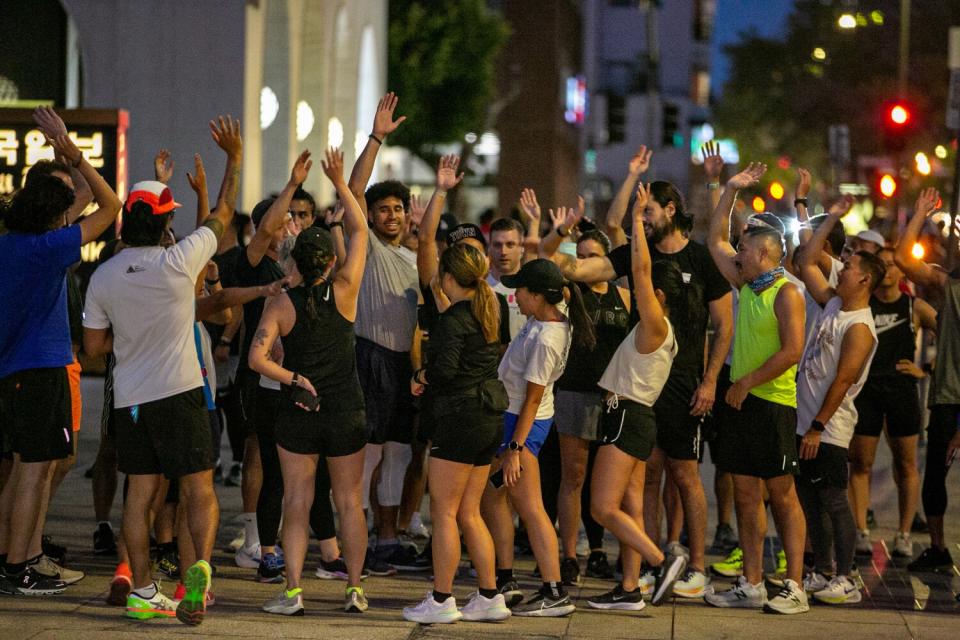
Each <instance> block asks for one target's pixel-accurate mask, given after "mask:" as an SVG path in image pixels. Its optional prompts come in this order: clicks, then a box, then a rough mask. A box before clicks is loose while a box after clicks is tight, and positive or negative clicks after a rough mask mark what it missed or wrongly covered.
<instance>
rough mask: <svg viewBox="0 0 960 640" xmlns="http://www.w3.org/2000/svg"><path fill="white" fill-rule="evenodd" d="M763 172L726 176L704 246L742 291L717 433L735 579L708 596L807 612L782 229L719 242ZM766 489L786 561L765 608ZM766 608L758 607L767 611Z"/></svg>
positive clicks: (796, 352)
mask: <svg viewBox="0 0 960 640" xmlns="http://www.w3.org/2000/svg"><path fill="white" fill-rule="evenodd" d="M765 171H766V166H764V165H761V164H753V163H751V164H750V165H748V166H747V168H746V169H745V170H744V171H742V172H740V173H738V174H737V175H735V176H733V177H731V178H730V179H729V180H728V181H727V186H726V188H725V189H724V191H723V195H722V196H721V197H720V202H719V203H718V204H717V208H716V209H715V210H714V212H713V218H712V219H711V221H710V235H709V236H708V243H707V247H708V248H709V250H710V255H711V256H712V258H713V260H714V262H715V263H716V265H717V268H718V269H719V270H720V272H721V273H723V275H724V277H725V278H726V279H727V280H728V281H729V282H730V284H731V285H733V286H734V287H735V288H737V289H738V290H739V291H740V295H739V306H738V309H737V321H736V328H735V331H734V342H733V361H732V363H731V367H730V381H731V383H732V384H731V386H730V388H729V390H728V391H727V394H726V397H725V398H724V400H725V401H726V404H727V405H729V407H730V408H731V409H733V410H732V411H728V416H727V417H728V418H729V419H725V420H723V421H721V423H720V424H719V425H718V429H719V433H718V434H717V451H716V453H717V462H718V465H719V466H720V467H721V468H723V469H724V470H725V471H727V472H729V473H732V474H733V485H734V500H735V506H736V512H737V528H738V531H739V535H740V546H741V547H742V548H743V575H742V576H740V577H739V578H738V579H737V582H736V584H735V585H734V587H733V588H732V589H730V590H728V591H723V592H720V593H713V594H707V595H706V596H705V600H706V602H707V603H708V604H711V605H713V606H716V607H748V608H758V609H759V608H762V607H767V608H769V609H770V610H773V611H778V612H781V613H800V612H802V611H808V610H809V605H808V604H807V597H806V594H805V593H804V592H803V588H802V587H801V581H802V577H803V576H802V573H803V544H804V537H805V536H806V527H805V524H804V520H803V512H802V510H801V508H800V502H799V500H798V498H797V492H796V488H795V486H794V481H793V474H795V473H796V472H797V464H798V460H797V448H796V441H795V435H794V433H795V431H796V427H797V417H796V406H797V390H796V389H797V387H796V381H795V378H796V367H797V363H798V362H799V361H800V356H801V354H802V352H803V323H804V311H803V295H802V294H801V293H800V290H799V288H798V287H797V286H796V285H794V284H793V283H791V282H790V281H788V280H787V279H786V277H785V276H784V268H783V266H782V261H783V257H784V254H785V252H786V248H785V244H784V238H783V226H782V224H781V223H780V221H779V218H777V217H776V216H774V215H772V214H758V215H754V216H751V217H750V218H749V219H748V220H747V225H746V227H745V228H744V230H743V232H742V234H741V236H740V243H739V248H738V249H737V250H734V248H733V247H732V246H731V245H730V242H729V240H726V239H725V237H726V235H725V233H726V232H725V228H727V227H728V226H729V224H730V220H729V217H730V213H731V211H732V210H733V206H734V204H735V202H736V197H737V192H738V191H739V190H740V189H745V188H747V187H751V186H753V185H755V184H757V182H758V181H759V179H760V176H762V175H763V174H764V172H765ZM761 485H766V488H767V491H768V492H769V495H770V504H771V505H772V507H773V515H774V519H775V520H776V523H777V529H778V531H779V532H780V534H781V538H782V540H783V546H784V548H785V550H786V558H787V578H786V579H785V580H784V588H783V589H782V590H781V592H780V593H779V594H778V595H777V596H776V597H775V598H773V599H771V600H770V601H769V602H767V597H766V588H765V587H764V584H763V574H762V570H763V535H764V534H763V532H762V531H760V527H759V518H760V505H761V501H762V490H761V489H762V487H761ZM765 603H766V604H765Z"/></svg>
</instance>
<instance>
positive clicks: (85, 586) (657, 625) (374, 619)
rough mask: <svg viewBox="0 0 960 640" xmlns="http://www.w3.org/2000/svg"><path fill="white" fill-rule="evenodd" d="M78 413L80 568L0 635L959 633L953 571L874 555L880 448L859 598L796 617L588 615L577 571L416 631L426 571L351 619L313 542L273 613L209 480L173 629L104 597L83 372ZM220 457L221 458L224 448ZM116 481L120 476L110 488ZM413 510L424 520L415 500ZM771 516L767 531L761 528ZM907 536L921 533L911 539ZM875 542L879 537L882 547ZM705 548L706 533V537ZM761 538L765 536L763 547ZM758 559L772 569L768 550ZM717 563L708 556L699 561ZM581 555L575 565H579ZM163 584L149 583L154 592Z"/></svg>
mask: <svg viewBox="0 0 960 640" xmlns="http://www.w3.org/2000/svg"><path fill="white" fill-rule="evenodd" d="M82 388H83V398H84V416H83V429H82V432H81V439H80V452H79V460H78V463H77V465H76V467H75V468H74V469H73V470H72V471H71V472H70V474H69V475H68V477H67V479H66V480H65V481H64V484H63V486H62V487H61V489H60V491H59V493H58V494H57V496H56V497H55V499H54V500H53V504H52V506H51V508H50V515H49V518H48V522H47V529H46V531H47V533H49V534H50V535H52V536H53V538H54V540H55V541H56V542H58V543H61V544H64V545H66V546H67V547H68V549H69V554H68V561H67V563H68V565H69V566H71V567H73V568H76V569H81V570H84V571H86V572H87V577H86V578H85V579H84V580H82V581H81V582H80V583H78V584H76V585H74V586H72V587H70V588H69V589H68V590H67V591H66V593H64V594H63V595H61V596H55V597H50V598H27V597H16V598H14V597H9V596H7V597H0V638H17V639H18V640H27V639H38V640H39V639H48V638H69V639H70V640H84V639H87V638H98V639H99V638H102V639H113V638H128V637H133V636H134V635H135V634H145V633H146V634H150V635H151V637H173V636H175V635H176V636H182V635H184V634H189V635H191V636H197V637H221V636H222V637H236V638H255V637H270V638H324V639H326V640H349V639H352V638H357V639H364V640H380V639H384V640H393V639H398V640H399V639H401V638H408V639H414V638H494V639H496V638H503V639H506V638H515V637H526V638H530V639H532V640H536V639H541V638H569V639H579V638H611V639H616V638H630V639H631V640H635V639H638V638H697V639H701V638H737V639H742V638H761V637H771V638H811V639H816V640H823V639H824V638H831V639H849V640H853V639H854V638H857V639H859V638H864V639H873V638H878V639H881V638H882V639H886V638H891V639H893V638H897V639H900V638H917V639H928V638H929V639H934V638H944V639H946V638H951V639H957V638H960V603H957V602H956V600H955V596H956V595H957V593H958V592H960V573H958V572H957V570H956V569H954V571H953V573H952V574H950V575H926V574H908V573H907V572H906V571H905V569H904V568H903V565H904V564H905V563H903V562H900V561H896V562H895V561H894V560H892V559H891V558H890V555H889V554H888V551H887V547H888V546H890V548H891V549H892V539H893V535H894V533H895V532H894V530H893V528H892V527H894V526H895V523H896V513H897V510H896V491H895V488H894V485H893V482H892V480H891V479H890V478H891V476H890V456H889V451H888V449H887V447H886V446H885V445H881V447H880V450H879V453H878V458H877V468H876V469H875V474H874V484H873V486H874V498H873V506H874V509H875V511H876V514H877V520H878V521H879V523H878V524H879V526H878V528H877V529H876V530H875V531H874V532H873V533H874V536H875V539H876V540H877V542H876V543H875V548H874V555H873V558H872V559H871V561H870V562H869V563H867V562H866V561H865V559H858V562H859V564H860V568H861V572H862V575H863V579H864V582H865V585H866V587H865V593H864V601H863V602H862V603H861V604H859V605H851V606H846V607H829V606H826V605H813V606H812V609H811V611H810V612H809V613H807V614H803V615H797V616H776V615H769V614H763V613H760V612H756V611H742V610H732V609H714V608H712V607H709V606H707V605H705V604H703V603H702V601H699V600H698V601H679V600H678V601H674V602H667V603H665V604H664V605H663V606H661V607H659V608H654V607H651V606H648V607H647V608H646V609H644V610H643V611H640V612H613V611H595V610H591V609H589V608H588V607H587V604H586V598H587V597H589V596H592V595H594V594H598V593H602V592H603V591H606V590H608V589H609V588H610V585H609V583H605V582H603V581H600V580H594V579H586V580H585V581H584V584H583V586H582V587H581V588H578V589H574V590H572V592H571V595H572V596H573V597H574V598H575V599H576V603H577V605H578V609H577V612H576V613H575V614H573V615H572V616H570V617H567V618H560V619H546V618H544V619H537V618H516V617H515V618H512V619H510V620H508V621H507V622H504V623H500V624H483V623H467V622H461V623H458V624H455V625H434V626H420V625H416V624H413V623H409V622H406V621H404V620H403V618H402V616H401V613H400V610H401V608H402V607H404V606H407V605H412V604H416V603H417V602H419V600H420V599H421V598H422V597H423V596H424V594H425V593H426V592H427V591H428V590H429V589H430V582H429V577H430V574H429V573H425V574H419V575H417V574H406V575H400V576H396V577H390V578H368V579H367V580H366V581H365V583H364V589H365V591H366V592H367V595H368V597H369V599H370V605H371V606H370V610H369V611H368V612H367V613H365V614H363V615H356V614H352V615H351V614H345V613H344V612H343V611H342V609H341V606H342V602H343V587H344V583H342V582H335V581H325V580H319V579H316V578H313V577H312V571H313V568H314V567H315V566H316V563H317V560H318V556H317V555H315V552H316V551H317V550H316V549H313V550H312V551H313V552H314V553H312V554H311V556H310V558H308V561H307V567H306V570H305V575H309V576H310V577H307V578H305V584H304V593H305V605H306V608H307V611H306V615H305V616H303V617H295V618H286V617H281V616H272V615H269V614H266V613H263V612H262V611H261V610H260V607H261V605H262V604H263V602H264V601H266V600H267V599H269V598H270V597H272V596H273V595H275V594H276V593H277V591H278V585H262V584H258V583H257V582H255V581H254V580H253V574H254V570H252V569H239V568H237V567H236V566H235V565H234V563H233V558H232V557H231V556H230V555H229V554H227V553H224V552H223V550H222V548H223V547H224V546H225V545H226V544H227V543H228V542H229V540H230V539H231V538H232V537H233V535H234V534H235V533H236V531H237V529H238V525H236V524H235V523H234V522H233V520H234V518H235V517H236V515H237V514H238V513H239V512H240V490H239V488H231V487H223V486H219V485H218V487H217V493H218V495H219V498H220V505H221V512H222V517H221V522H222V523H223V525H222V526H221V529H220V535H219V538H218V545H217V546H218V549H217V551H216V553H215V557H214V560H213V564H214V565H215V567H216V569H217V576H216V578H215V579H214V583H213V585H214V592H215V594H216V600H217V601H216V604H215V605H214V606H213V607H211V609H210V610H209V611H208V615H207V619H206V621H205V622H204V623H203V625H202V626H200V627H196V628H194V627H187V626H184V625H182V624H180V623H179V622H177V621H176V620H162V621H159V620H154V621H149V622H135V621H131V620H127V619H125V618H124V617H123V615H122V609H120V608H116V607H110V606H108V605H107V604H106V603H105V602H104V597H105V596H106V594H107V591H108V585H109V582H110V578H111V576H112V572H113V561H112V559H108V558H104V557H98V556H94V555H93V552H92V545H93V542H92V534H93V530H94V526H95V522H94V518H93V501H92V493H91V483H90V480H88V479H86V478H84V472H85V471H86V470H87V469H88V468H89V467H90V466H91V464H92V463H93V459H94V456H95V453H96V448H97V442H98V438H99V419H100V406H101V402H102V400H101V398H102V389H103V381H102V379H100V378H94V377H85V378H84V379H83V384H82ZM223 457H224V459H225V460H227V459H229V454H228V452H227V449H226V448H224V451H223ZM703 472H704V482H705V486H706V487H707V489H708V491H707V495H708V499H709V501H710V526H709V530H710V535H712V533H713V528H714V526H715V522H716V519H715V503H714V500H713V496H712V491H711V490H710V489H711V487H712V478H713V467H712V465H710V464H704V465H703ZM958 477H960V476H958V474H957V473H954V474H952V476H951V477H950V488H949V489H950V505H951V506H950V511H949V513H948V518H947V540H948V541H949V542H950V549H951V553H952V554H953V556H954V558H957V559H960V545H958V542H960V506H958V505H960V481H958ZM121 486H122V484H121ZM423 513H424V515H425V517H426V515H427V514H428V510H427V507H426V503H425V505H424V509H423ZM112 520H113V522H114V526H115V528H116V529H119V526H118V525H119V520H120V499H119V496H118V497H117V500H116V503H115V509H114V512H113V517H112ZM772 526H773V525H772V518H771V532H770V535H771V536H772V535H773V531H772ZM914 538H915V539H916V542H917V543H918V544H917V545H916V547H917V552H919V550H920V549H921V544H922V543H926V539H925V538H926V536H923V535H919V534H915V535H914ZM881 540H883V541H887V542H886V543H884V542H882V541H881ZM708 543H709V540H708ZM606 545H607V551H608V553H609V555H610V558H611V561H612V560H613V558H615V557H616V555H617V548H616V547H617V543H616V541H615V540H613V539H612V538H611V537H610V536H609V535H608V537H607V541H606ZM768 546H769V545H768ZM768 555H769V557H768V558H767V559H766V564H767V567H768V569H769V568H770V567H772V564H773V558H772V552H770V554H768ZM716 559H718V557H717V556H710V557H709V558H708V562H713V561H714V560H716ZM584 564H585V562H584V561H582V562H581V566H583V565H584ZM463 569H464V571H463V572H462V576H461V577H460V578H458V581H457V584H456V585H455V586H456V590H455V591H456V593H455V595H456V596H458V597H459V598H460V602H461V603H465V602H466V598H467V596H468V595H469V593H470V592H471V591H472V590H473V589H474V588H475V582H474V581H473V580H472V579H471V578H470V577H469V576H468V575H466V564H464V565H463ZM532 569H533V560H532V559H531V558H520V559H518V562H517V574H518V577H519V579H520V582H521V585H522V586H523V587H524V589H526V590H528V591H532V590H533V589H534V588H535V587H536V586H537V585H538V584H539V582H538V580H537V579H536V578H534V577H533V576H532V575H531V571H532ZM729 583H730V581H729V580H727V579H715V580H714V584H715V585H716V587H717V588H718V590H719V589H725V588H727V585H728V584H729ZM173 587H174V585H173V584H172V583H171V582H170V581H166V582H165V583H164V584H163V590H164V592H165V593H167V595H173Z"/></svg>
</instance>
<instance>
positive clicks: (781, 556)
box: [766, 549, 787, 587]
mask: <svg viewBox="0 0 960 640" xmlns="http://www.w3.org/2000/svg"><path fill="white" fill-rule="evenodd" d="M786 577H787V554H786V552H785V551H784V550H783V549H781V550H780V552H779V553H778V554H777V568H776V569H774V571H773V573H768V574H767V576H766V578H767V582H769V583H770V584H773V585H776V586H778V587H782V586H783V581H784V579H786Z"/></svg>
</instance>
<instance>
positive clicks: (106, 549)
mask: <svg viewBox="0 0 960 640" xmlns="http://www.w3.org/2000/svg"><path fill="white" fill-rule="evenodd" d="M93 553H94V554H95V555H98V556H115V555H117V538H116V536H115V535H114V533H113V527H112V526H110V523H109V522H101V523H100V524H99V525H97V530H96V531H94V532H93Z"/></svg>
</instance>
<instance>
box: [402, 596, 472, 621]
mask: <svg viewBox="0 0 960 640" xmlns="http://www.w3.org/2000/svg"><path fill="white" fill-rule="evenodd" d="M403 618H404V620H409V621H410V622H419V623H420V624H450V623H452V622H457V621H458V620H460V619H462V618H463V614H461V613H460V612H459V611H457V601H456V599H454V597H453V596H450V597H449V598H447V599H446V600H444V601H443V602H442V603H441V602H437V601H436V599H434V597H433V592H432V591H428V592H427V596H426V597H425V598H424V599H423V602H421V603H420V604H418V605H417V606H415V607H404V609H403Z"/></svg>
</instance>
